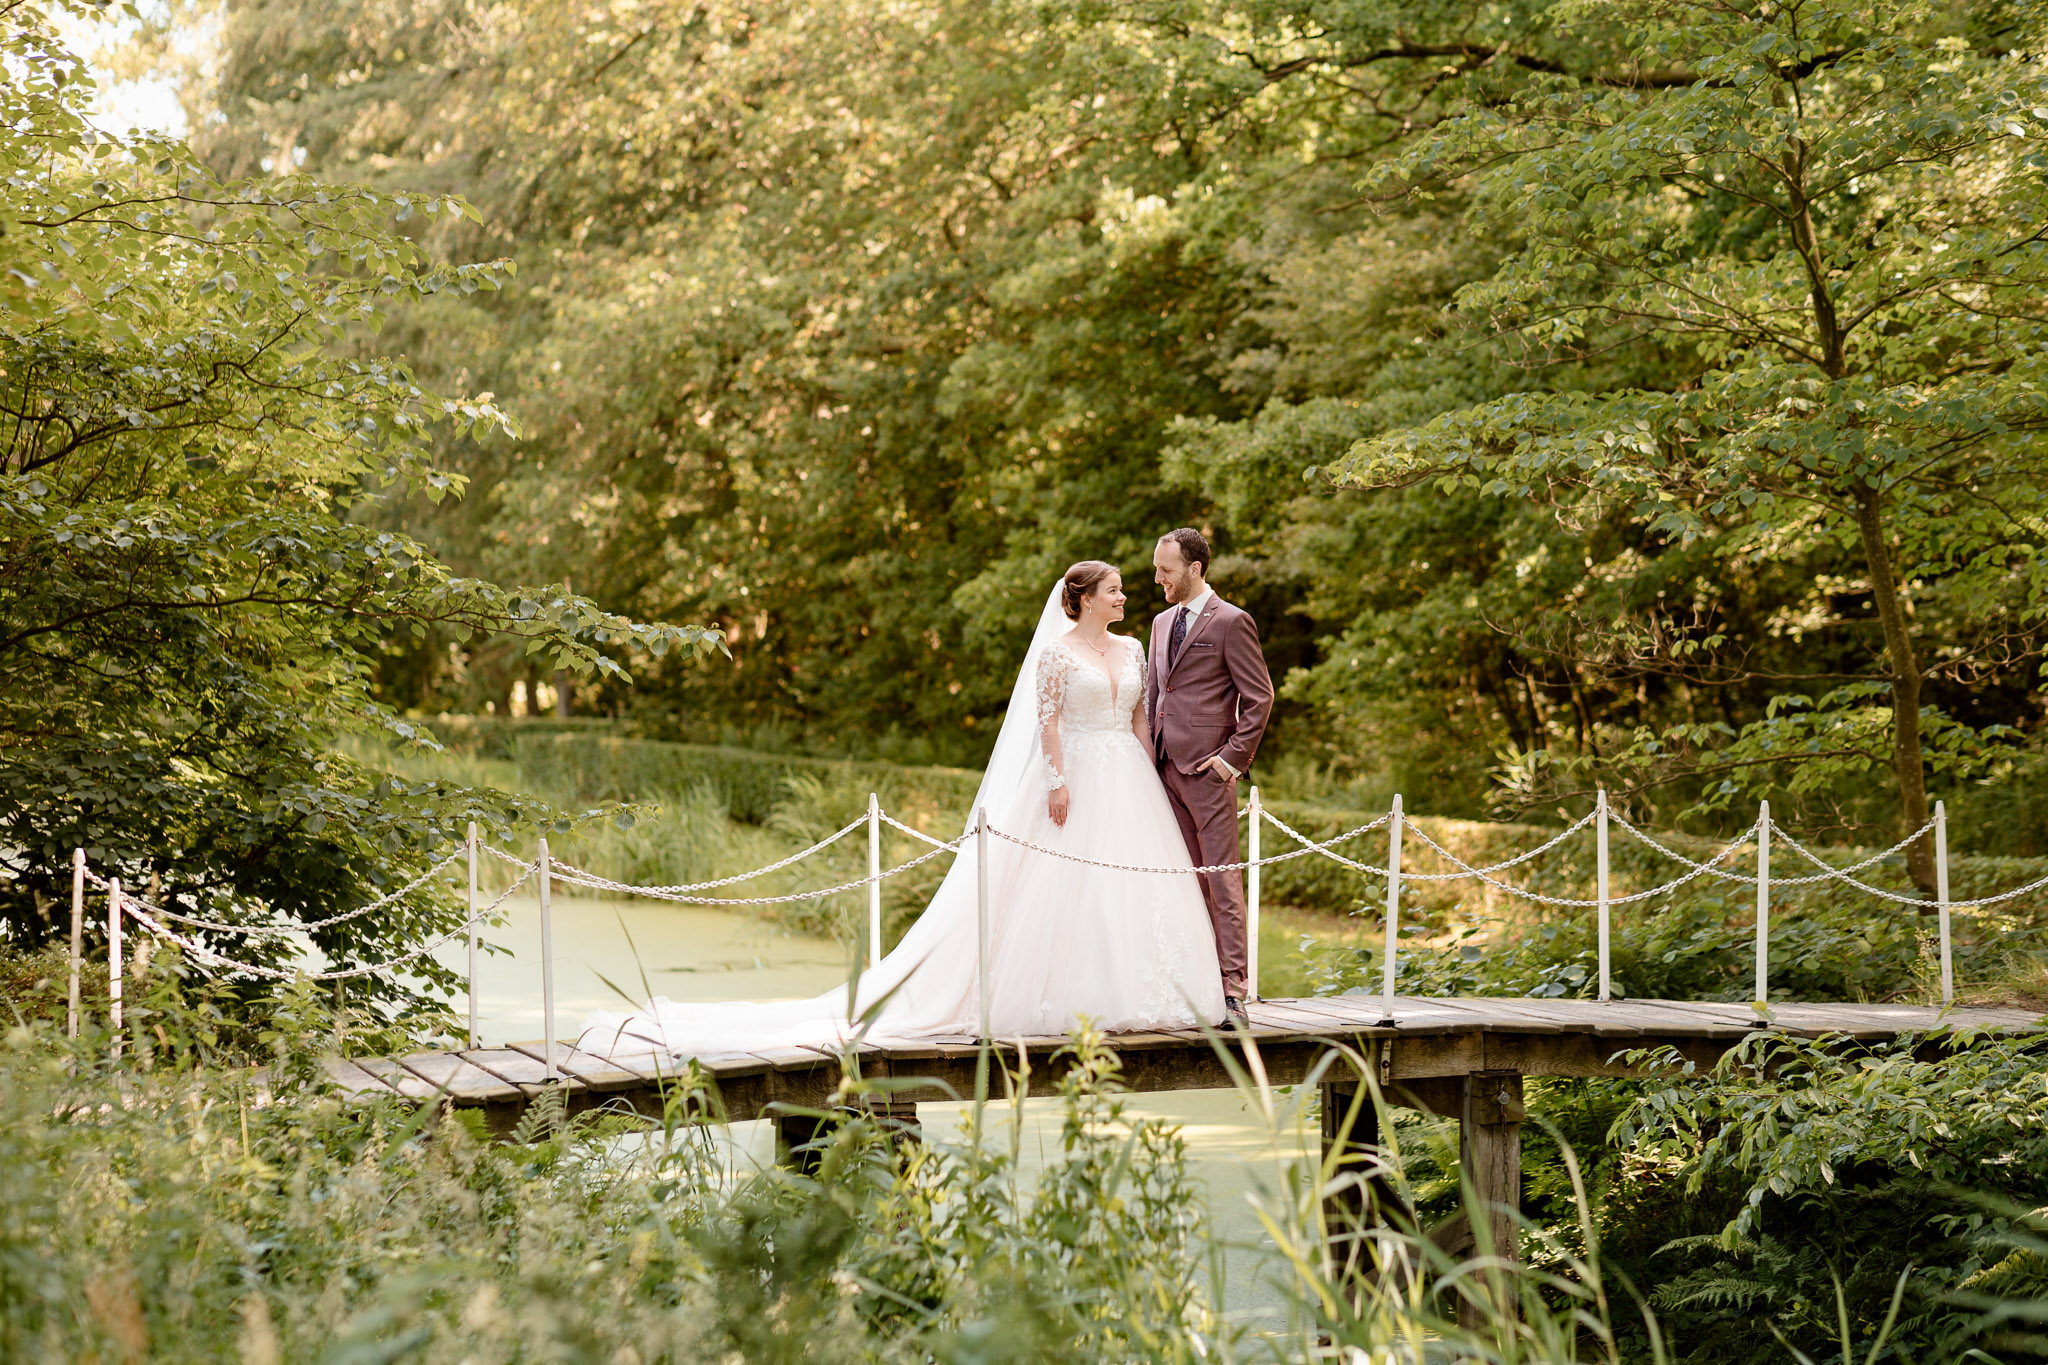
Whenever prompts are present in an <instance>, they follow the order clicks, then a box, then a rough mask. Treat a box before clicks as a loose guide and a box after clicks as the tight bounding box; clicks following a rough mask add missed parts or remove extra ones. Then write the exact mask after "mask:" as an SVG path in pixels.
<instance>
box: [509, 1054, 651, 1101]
mask: <svg viewBox="0 0 2048 1365" xmlns="http://www.w3.org/2000/svg"><path fill="white" fill-rule="evenodd" d="M507 1046H508V1047H509V1049H510V1050H511V1051H513V1052H517V1053H520V1054H521V1055H523V1056H527V1057H531V1058H532V1059H533V1060H534V1061H536V1062H539V1063H540V1064H541V1067H542V1070H543V1072H545V1070H546V1067H547V1060H548V1052H547V1044H546V1043H511V1044H508V1045H507ZM555 1069H556V1070H557V1071H559V1072H561V1074H562V1075H564V1076H566V1077H568V1078H569V1079H570V1080H571V1081H572V1082H574V1083H575V1084H577V1085H581V1086H583V1087H584V1088H586V1089H589V1090H593V1091H606V1090H631V1089H635V1088H637V1087H639V1086H641V1085H644V1084H645V1083H646V1080H647V1077H645V1076H644V1075H642V1074H641V1073H640V1072H638V1071H634V1070H631V1069H629V1068H627V1067H624V1066H621V1065H620V1064H619V1063H617V1062H613V1061H608V1060H606V1059H605V1058H603V1057H593V1056H591V1055H590V1054H589V1053H587V1052H584V1051H582V1050H581V1049H579V1048H576V1047H573V1046H571V1045H570V1044H568V1043H556V1044H555ZM515 1093H517V1092H515Z"/></svg>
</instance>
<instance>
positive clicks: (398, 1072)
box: [356, 1057, 441, 1100]
mask: <svg viewBox="0 0 2048 1365" xmlns="http://www.w3.org/2000/svg"><path fill="white" fill-rule="evenodd" d="M356 1065H358V1066H360V1067H362V1069H363V1070H365V1071H367V1072H369V1073H370V1074H371V1075H373V1076H375V1077H376V1078H377V1079H378V1080H380V1081H382V1082H384V1084H385V1085H387V1086H389V1087H390V1088H391V1089H393V1090H395V1091H397V1092H398V1093H399V1094H400V1095H403V1096H404V1097H405V1098H406V1099H409V1100H431V1099H437V1098H439V1097H440V1094H441V1091H440V1089H439V1087H437V1086H435V1085H433V1084H431V1083H429V1082H427V1081H424V1080H421V1079H420V1078H419V1077H418V1076H415V1075H413V1074H412V1073H411V1072H410V1071H407V1070H406V1069H405V1068H404V1067H402V1066H400V1065H399V1064H398V1063H397V1062H394V1061H392V1060H391V1059H390V1058H388V1057H363V1058H359V1059H358V1060H357V1062H356Z"/></svg>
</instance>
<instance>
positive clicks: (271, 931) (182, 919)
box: [85, 848, 462, 938]
mask: <svg viewBox="0 0 2048 1365" xmlns="http://www.w3.org/2000/svg"><path fill="white" fill-rule="evenodd" d="M461 856H462V850H461V849H459V848H458V849H456V850H455V851H454V852H453V853H451V854H449V855H448V856H447V857H445V858H443V859H442V860H441V861H440V862H438V863H435V864H434V865H433V866H432V867H430V868H428V869H427V870H426V871H425V872H422V873H420V875H419V876H417V877H415V878H413V879H412V880H411V881H410V882H407V883H406V884H405V885H404V886H401V887H399V888H398V889H397V890H396V891H393V892H391V893H390V894H389V895H386V896H379V897H378V898H377V899H376V900H373V901H371V902H370V903H369V904H368V905H359V906H357V907H356V908H355V909H353V910H346V911H343V912H342V913H341V914H339V915H329V916H328V917H327V918H326V919H316V920H308V921H306V922H305V923H304V924H223V923H221V922H220V921H219V920H211V919H201V918H200V917H199V916H197V915H186V914H181V913H179V912H178V911H176V910H171V909H167V908H165V907H164V906H161V905H152V906H150V909H151V910H153V911H155V912H156V913H157V914H159V915H161V916H163V917H164V918H165V919H168V920H176V921H177V922H178V923H180V924H189V925H191V926H192V927H193V928H195V929H208V930H211V931H213V932H214V933H220V934H241V935H243V936H245V937H248V938H269V937H273V936H282V935H288V934H304V933H310V932H312V931H313V930H315V929H325V928H326V927H327V926H328V925H330V924H341V923H343V922H345V921H347V920H352V919H360V918H361V917H362V916H364V915H367V914H369V913H370V912H371V911H372V910H382V909H383V908H384V907H385V906H387V905H391V904H393V903H395V902H397V901H400V900H403V899H404V898H405V897H407V896H409V895H411V894H412V893H413V892H415V891H417V890H419V889H420V887H422V886H424V885H426V884H427V882H429V881H430V880H432V879H433V878H434V877H436V876H438V875H439V874H440V872H441V869H442V868H444V867H446V866H448V864H450V863H452V862H454V861H455V860H456V859H457V858H460V857H461ZM85 879H86V880H87V881H89V882H91V883H92V884H93V885H94V886H97V887H99V888H100V889H101V890H102V891H104V890H106V889H107V883H106V882H105V881H103V880H102V879H100V878H99V877H97V876H95V875H94V874H93V872H92V871H91V869H87V871H86V874H85ZM122 894H123V895H126V894H127V893H126V892H123V893H122Z"/></svg>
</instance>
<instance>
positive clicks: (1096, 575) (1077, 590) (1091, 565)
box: [1060, 559, 1116, 621]
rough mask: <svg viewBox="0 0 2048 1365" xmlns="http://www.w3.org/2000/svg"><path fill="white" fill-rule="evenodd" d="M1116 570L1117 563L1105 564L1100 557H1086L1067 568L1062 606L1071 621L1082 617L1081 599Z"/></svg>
mask: <svg viewBox="0 0 2048 1365" xmlns="http://www.w3.org/2000/svg"><path fill="white" fill-rule="evenodd" d="M1115 572H1116V565H1114V564H1105V563H1103V562H1102V561H1101V560H1099V559H1084V560H1082V561H1081V562H1080V563H1079V564H1076V565H1075V566H1074V567H1073V568H1071V569H1068V570H1067V576H1066V579H1065V581H1064V582H1063V583H1062V584H1061V588H1062V591H1061V593H1060V607H1061V609H1062V610H1064V611H1065V612H1066V613H1067V619H1068V620H1069V621H1078V620H1080V619H1081V599H1082V598H1084V597H1086V596H1087V595H1088V594H1089V593H1091V592H1094V591H1095V590H1096V589H1097V588H1099V587H1101V586H1102V580H1103V579H1105V578H1107V577H1109V576H1110V575H1111V574H1113V573H1115Z"/></svg>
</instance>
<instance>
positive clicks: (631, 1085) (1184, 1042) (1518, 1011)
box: [328, 995, 2048, 1132]
mask: <svg viewBox="0 0 2048 1365" xmlns="http://www.w3.org/2000/svg"><path fill="white" fill-rule="evenodd" d="M1249 1013H1250V1015H1251V1018H1252V1023H1253V1026H1252V1028H1251V1029H1250V1030H1249V1031H1248V1032H1247V1031H1241V1030H1239V1029H1237V1028H1235V1027H1233V1028H1231V1029H1227V1030H1202V1029H1179V1030H1169V1031H1164V1032H1157V1033H1134V1034H1122V1035H1111V1036H1110V1038H1109V1039H1108V1042H1109V1044H1110V1046H1111V1047H1112V1048H1114V1049H1115V1050H1116V1052H1117V1054H1118V1056H1119V1058H1120V1059H1121V1061H1122V1065H1123V1075H1124V1084H1125V1085H1126V1086H1127V1087H1129V1088H1130V1089H1131V1090H1134V1091H1140V1092H1145V1091H1173V1090H1199V1089H1223V1088H1228V1087H1230V1086H1231V1085H1233V1084H1234V1083H1235V1082H1234V1079H1233V1072H1235V1073H1237V1074H1240V1075H1243V1074H1257V1073H1259V1072H1263V1073H1264V1075H1265V1076H1266V1079H1267V1080H1268V1082H1269V1083H1271V1084H1274V1085H1297V1084H1300V1083H1302V1082H1303V1081H1305V1080H1308V1079H1310V1078H1311V1077H1312V1076H1316V1075H1319V1076H1320V1077H1321V1078H1322V1079H1323V1080H1325V1081H1328V1082H1332V1083H1337V1084H1340V1085H1346V1086H1348V1085H1354V1084H1357V1083H1358V1067H1359V1066H1361V1065H1362V1066H1364V1067H1366V1068H1368V1069H1370V1070H1371V1071H1372V1073H1373V1075H1374V1077H1375V1079H1377V1080H1378V1081H1380V1082H1381V1083H1382V1084H1388V1085H1398V1084H1400V1083H1401V1082H1404V1081H1409V1082H1416V1083H1418V1084H1427V1083H1434V1082H1435V1081H1437V1080H1438V1079H1439V1078H1446V1077H1460V1076H1467V1075H1471V1074H1473V1073H1475V1072H1482V1071H1490V1072H1502V1073H1513V1074H1516V1075H1526V1076H1602V1075H1618V1074H1623V1072H1624V1071H1625V1070H1626V1063H1624V1062H1623V1061H1622V1060H1621V1059H1620V1054H1623V1053H1625V1052H1629V1051H1633V1050H1635V1049H1642V1048H1656V1047H1665V1046H1669V1047H1673V1048H1675V1049H1677V1051H1678V1053H1679V1055H1680V1056H1682V1057H1684V1058H1685V1059H1687V1060H1689V1061H1692V1062H1695V1063H1698V1064H1700V1065H1711V1064H1712V1063H1713V1062H1714V1061H1715V1060H1716V1059H1717V1058H1719V1057H1720V1056H1721V1055H1722V1054H1723V1053H1724V1052H1725V1051H1726V1050H1727V1049H1728V1048H1729V1047H1730V1046H1732V1045H1733V1044H1734V1043H1735V1042H1736V1041H1738V1040H1740V1039H1741V1038H1743V1037H1745V1036H1747V1035H1748V1034H1751V1033H1754V1032H1758V1031H1760V1030H1769V1029H1773V1028H1775V1029H1776V1030H1778V1031H1780V1032H1783V1033H1788V1034H1797V1035H1801V1036H1812V1037H1818V1036H1822V1035H1834V1036H1837V1037H1841V1038H1844V1039H1845V1040H1848V1041H1852V1042H1854V1041H1875V1040H1878V1039H1884V1038H1893V1037H1897V1036H1899V1035H1900V1034H1903V1033H1924V1032H1928V1031H1930V1030H1937V1029H1942V1028H1969V1027H1993V1028H2008V1029H2023V1030H2043V1029H2044V1028H2048V1023H2044V1020H2043V1019H2042V1018H2041V1017H2040V1016H2036V1015H2033V1014H2030V1013H2028V1012H2027V1011H2025V1010H2018V1009H1960V1010H1951V1011H1948V1012H1946V1013H1944V1012H1942V1011H1939V1010H1936V1009H1932V1008H1930V1007H1927V1006H1917V1005H1882V1004H1878V1005H1873V1004H1858V1005H1803V1004H1784V1005H1774V1006H1773V1007H1772V1016H1773V1018H1772V1020H1767V1019H1765V1018H1764V1017H1762V1016H1760V1015H1758V1014H1756V1013H1755V1012H1753V1011H1751V1010H1750V1009H1749V1008H1748V1006H1746V1005H1741V1004H1728V1003H1721V1002H1712V1001H1704V1002H1703V1001H1674V1000H1613V1001H1595V1000H1538V999H1522V998H1517V999H1511V1000H1510V999H1495V998H1478V997H1462V998H1451V999H1439V998H1434V997H1431V998H1422V997H1415V996H1398V997H1396V998H1395V1000H1394V1010H1393V1014H1394V1025H1393V1027H1391V1028H1389V1027H1383V1026H1382V1016H1383V1015H1384V1013H1385V1008H1384V1004H1383V1002H1382V1001H1381V999H1380V998H1379V997H1377V996H1348V995H1344V996H1318V997H1314V998H1310V999H1282V1000H1261V1001H1254V1002H1252V1003H1251V1005H1250V1006H1249ZM1773 1020H1774V1021H1775V1022H1773ZM1219 1043H1220V1044H1221V1052H1220V1053H1219ZM1066 1046H1067V1040H1066V1039H1065V1038H1057V1037H1028V1038H1008V1039H1001V1040H999V1041H997V1042H996V1043H994V1044H993V1045H992V1046H991V1047H989V1048H988V1049H987V1050H986V1055H987V1057H988V1060H989V1072H988V1092H989V1094H990V1095H991V1096H992V1097H996V1098H1000V1097H1001V1096H1002V1095H1003V1094H1004V1093H1005V1077H1006V1076H1007V1077H1010V1078H1011V1080H1010V1082H1009V1083H1010V1084H1014V1083H1015V1082H1014V1078H1015V1077H1016V1076H1017V1075H1018V1074H1020V1072H1021V1071H1022V1070H1023V1069H1024V1068H1025V1067H1026V1066H1028V1069H1029V1079H1028V1088H1029V1092H1030V1093H1031V1094H1033V1095H1047V1094H1052V1093H1054V1092H1055V1091H1056V1090H1057V1089H1058V1086H1059V1081H1060V1077H1061V1075H1062V1074H1063V1073H1064V1071H1065V1069H1066V1067H1067V1065H1068V1063H1067V1060H1066V1059H1065V1058H1063V1057H1060V1056H1059V1054H1060V1053H1061V1051H1062V1050H1063V1049H1064V1048H1065V1047H1066ZM1333 1047H1336V1048H1340V1049H1343V1050H1344V1052H1345V1054H1346V1056H1345V1058H1343V1059H1340V1060H1338V1061H1337V1062H1335V1063H1334V1064H1329V1063H1328V1062H1327V1059H1328V1058H1329V1057H1330V1055H1331V1049H1332V1048H1333ZM846 1050H847V1049H842V1048H840V1047H835V1046H824V1045H821V1046H810V1047H776V1046H764V1047H761V1048H757V1049H754V1050H751V1051H731V1052H719V1053H708V1054H704V1055H701V1056H698V1057H696V1058H694V1059H693V1060H694V1062H695V1065H696V1068H697V1070H698V1071H699V1072H700V1073H701V1074H703V1075H705V1076H707V1077H708V1078H709V1079H710V1080H711V1082H712V1087H713V1091H714V1097H713V1099H712V1102H711V1104H710V1108H709V1109H708V1110H707V1111H705V1112H707V1113H709V1114H710V1115H712V1116H715V1117H724V1118H727V1119H732V1120H740V1119H751V1118H758V1117H764V1116H772V1115H774V1114H776V1113H783V1112H787V1111H788V1110H791V1109H797V1110H808V1109H818V1108H822V1107H824V1106H825V1105H826V1104H828V1103H829V1102H830V1101H831V1099H832V1097H833V1095H834V1094H835V1093H836V1092H837V1091H838V1088H839V1085H840V1080H841V1075H842V1057H843V1055H844V1052H845V1051H846ZM850 1050H851V1052H852V1053H853V1054H854V1056H855V1058H856V1059H857V1063H858V1066H859V1068H860V1071H861V1074H862V1075H864V1076H868V1077H872V1078H887V1079H888V1080H889V1081H891V1082H892V1084H893V1085H895V1086H897V1087H907V1088H902V1089H900V1090H899V1092H898V1095H897V1098H898V1100H899V1101H901V1102H903V1103H910V1102H923V1103H942V1102H946V1101H949V1100H953V1099H959V1098H967V1097H971V1096H972V1095H973V1093H974V1088H975V1073H976V1068H977V1066H978V1065H979V1064H980V1062H981V1059H982V1057H983V1056H984V1049H983V1047H982V1045H981V1044H980V1043H979V1042H977V1041H976V1040H975V1039H972V1038H925V1039H919V1040H916V1041H914V1042H908V1043H893V1042H889V1041H887V1040H872V1039H870V1040H866V1041H863V1042H860V1043H858V1044H853V1045H851V1046H850ZM547 1056H548V1054H547V1053H546V1051H545V1049H544V1047H543V1045H542V1044H540V1043H518V1044H515V1045H513V1046H511V1047H505V1048H476V1049H468V1050H464V1051H461V1052H451V1053H420V1054H415V1055H412V1056H408V1057H402V1058H396V1059H384V1058H359V1059H355V1060H353V1061H344V1060H340V1059H335V1060H332V1061H330V1062H329V1063H328V1074H329V1075H331V1076H332V1077H333V1078H334V1079H335V1081H336V1083H337V1084H338V1085H339V1086H340V1087H341V1088H342V1091H343V1093H344V1094H356V1095H363V1096H370V1095H381V1096H384V1097H386V1098H389V1097H391V1096H393V1095H398V1096H402V1097H405V1098H407V1099H410V1100H413V1101H415V1102H433V1101H435V1100H436V1099H438V1098H439V1097H441V1096H443V1095H445V1096H446V1097H447V1099H448V1101H449V1102H452V1103H454V1104H456V1105H461V1106H474V1107H480V1108H482V1109H483V1110H484V1111H485V1114H486V1122H487V1124H488V1125H489V1126H490V1128H491V1129H492V1131H498V1132H503V1131H509V1130H510V1129H511V1127H512V1126H513V1125H514V1124H515V1123H516V1122H517V1120H518V1115H519V1113H520V1111H521V1110H522V1109H523V1108H524V1107H525V1104H526V1102H527V1101H529V1100H531V1099H532V1098H533V1097H534V1096H536V1095H538V1094H540V1093H542V1092H543V1090H545V1089H546V1088H547V1087H548V1085H549V1081H548V1079H547V1074H546V1073H547V1068H546V1059H547ZM554 1060H555V1065H556V1070H557V1072H558V1079H557V1080H556V1081H555V1082H554V1084H555V1085H556V1086H557V1087H558V1088H559V1089H560V1091H561V1093H562V1096H563V1099H564V1101H565V1102H566V1104H567V1107H568V1108H569V1109H570V1110H571V1111H572V1112H574V1111H577V1110H581V1109H587V1108H591V1107H594V1106H610V1107H618V1108H626V1109H632V1110H636V1111H638V1112H640V1113H642V1114H650V1115H659V1114H660V1113H661V1112H662V1104H663V1096H664V1095H665V1094H666V1093H669V1092H670V1089H671V1087H673V1085H674V1084H675V1082H676V1081H677V1080H678V1079H679V1078H680V1077H681V1076H683V1075H685V1074H687V1073H688V1071H689V1069H690V1062H688V1061H678V1060H675V1059H671V1058H652V1057H645V1056H642V1057H630V1056H628V1057H620V1058H616V1059H613V1058H606V1057H600V1056H594V1055H592V1054H590V1053H588V1052H585V1051H581V1050H579V1049H577V1048H575V1047H572V1046H570V1045H568V1044H566V1043H558V1044H556V1046H555V1052H554ZM1319 1067H1323V1068H1325V1069H1323V1070H1321V1071H1318V1068H1319Z"/></svg>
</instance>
